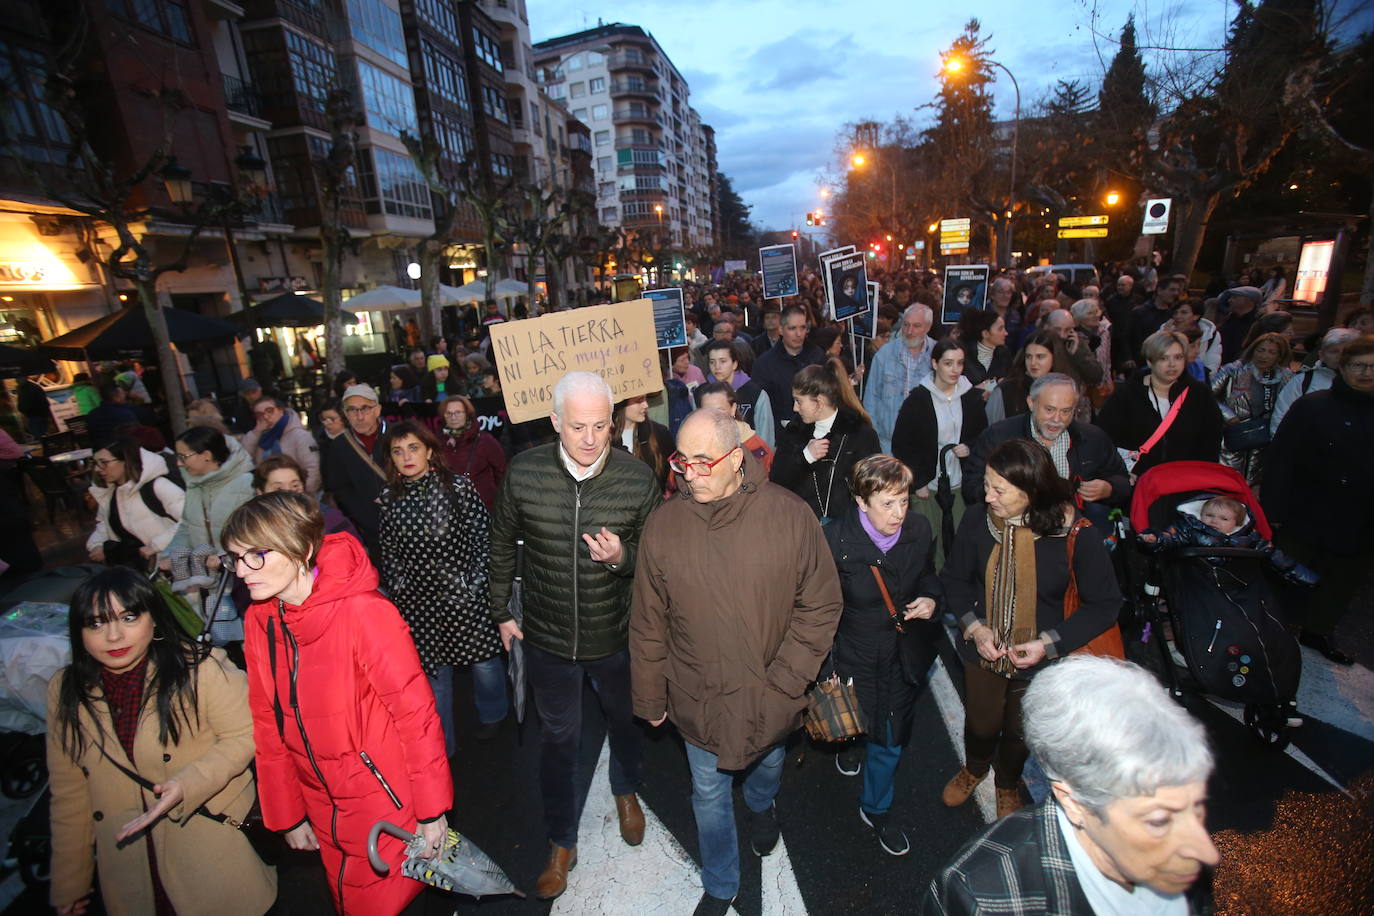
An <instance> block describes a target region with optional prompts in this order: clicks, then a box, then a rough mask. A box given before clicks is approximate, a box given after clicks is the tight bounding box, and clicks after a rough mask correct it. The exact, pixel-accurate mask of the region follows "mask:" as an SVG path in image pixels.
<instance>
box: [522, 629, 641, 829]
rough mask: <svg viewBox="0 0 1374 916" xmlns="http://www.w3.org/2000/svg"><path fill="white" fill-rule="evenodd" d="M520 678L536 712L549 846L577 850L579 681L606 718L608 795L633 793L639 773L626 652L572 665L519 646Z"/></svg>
mask: <svg viewBox="0 0 1374 916" xmlns="http://www.w3.org/2000/svg"><path fill="white" fill-rule="evenodd" d="M525 678H526V683H527V684H528V685H529V689H530V692H531V693H532V694H533V695H534V706H535V709H537V710H538V712H539V788H540V792H541V794H542V795H543V797H544V823H545V825H546V826H547V828H548V831H549V841H550V842H552V843H557V844H558V845H559V846H562V847H564V848H565V849H573V848H575V847H576V846H577V822H578V818H579V815H580V814H581V804H580V802H581V801H582V800H583V799H580V798H579V789H578V787H579V785H580V784H581V783H580V781H579V780H578V776H577V771H578V766H577V755H578V748H579V746H580V744H581V742H582V681H583V679H584V678H590V679H591V682H592V689H594V690H595V691H596V696H597V699H599V700H600V701H601V711H602V712H603V713H604V714H605V716H606V735H607V737H608V738H609V739H610V745H611V767H610V774H609V775H610V781H611V793H612V794H613V795H630V794H631V793H634V792H638V791H639V783H640V774H641V773H642V772H643V768H644V751H643V732H641V731H640V728H639V725H638V724H637V723H636V722H635V719H634V709H633V706H632V704H631V701H630V652H629V650H628V649H621V650H620V651H619V652H617V653H615V654H614V655H608V656H607V657H606V658H598V659H594V660H591V661H573V660H572V659H568V658H562V657H560V656H557V655H553V654H551V653H548V652H545V651H543V650H542V649H538V648H535V647H534V646H530V645H527V646H525Z"/></svg>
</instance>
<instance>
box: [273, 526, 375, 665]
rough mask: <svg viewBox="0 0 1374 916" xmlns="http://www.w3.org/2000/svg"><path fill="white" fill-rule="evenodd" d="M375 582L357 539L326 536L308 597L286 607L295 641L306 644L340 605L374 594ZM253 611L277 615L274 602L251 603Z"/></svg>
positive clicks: (372, 569) (334, 535) (370, 566)
mask: <svg viewBox="0 0 1374 916" xmlns="http://www.w3.org/2000/svg"><path fill="white" fill-rule="evenodd" d="M378 581H379V579H378V576H377V570H376V569H374V568H373V566H372V562H371V561H370V560H369V559H368V558H367V551H366V550H364V549H363V545H362V544H361V543H359V542H358V539H357V538H355V537H354V536H353V535H351V534H348V533H347V532H342V531H341V532H338V533H335V534H327V535H325V536H324V545H323V546H322V547H321V548H320V555H319V557H318V558H316V560H315V585H314V587H313V588H312V589H311V590H310V597H308V598H306V599H305V603H304V604H301V605H299V606H297V605H293V604H287V605H286V616H287V619H288V620H289V621H290V623H291V629H292V630H293V631H295V632H296V636H297V638H298V639H300V640H301V641H303V642H309V641H310V640H311V639H313V638H314V637H315V636H317V635H318V634H319V633H320V632H321V631H322V630H323V628H324V627H327V626H328V624H329V618H330V617H332V616H333V611H334V610H335V609H336V608H337V606H338V605H339V603H340V602H342V601H345V600H347V599H350V598H356V597H358V596H359V595H365V594H372V593H375V592H376V591H377V584H378ZM253 607H254V608H256V609H259V611H260V612H261V613H264V614H268V615H271V614H274V613H275V612H276V608H277V599H275V598H272V599H269V600H267V601H257V602H254V603H253Z"/></svg>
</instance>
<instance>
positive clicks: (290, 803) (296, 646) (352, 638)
mask: <svg viewBox="0 0 1374 916" xmlns="http://www.w3.org/2000/svg"><path fill="white" fill-rule="evenodd" d="M223 543H224V545H225V547H226V548H227V550H228V551H229V552H228V553H227V554H226V556H225V562H226V563H232V564H233V567H234V569H235V571H236V572H237V573H238V574H239V576H240V577H242V579H243V580H244V583H245V584H246V585H247V587H248V592H249V594H250V596H251V597H252V604H251V605H249V608H248V614H247V619H246V622H245V643H244V654H245V656H246V657H247V659H248V702H249V707H250V709H251V711H252V714H253V738H254V741H255V743H256V745H257V755H256V757H257V766H258V780H259V786H260V787H261V789H260V794H261V800H262V816H263V823H264V824H265V825H266V826H267V827H268V828H269V829H272V830H280V831H284V832H285V834H286V842H287V845H288V846H290V847H291V848H292V849H297V850H318V851H319V853H320V857H321V859H322V860H323V863H324V867H325V871H326V872H327V873H328V876H329V889H330V892H331V893H332V894H333V897H334V906H335V908H336V909H337V910H339V911H340V912H342V913H345V914H353V913H357V914H368V916H372V914H395V913H399V912H400V911H401V910H402V909H404V908H405V907H406V906H407V905H408V904H409V903H410V902H411V901H412V900H413V899H415V897H416V896H417V895H418V894H419V893H420V890H421V887H422V885H421V884H419V883H418V882H416V881H414V880H412V879H410V878H407V877H405V876H404V875H402V874H401V870H400V868H399V865H400V864H401V861H402V859H403V858H404V853H405V847H404V845H403V844H402V843H401V842H400V841H399V840H395V839H388V838H385V837H384V838H383V839H382V840H381V841H379V850H380V851H381V854H382V857H383V858H384V859H385V860H386V861H387V862H388V863H390V865H391V871H390V874H389V877H386V878H382V877H378V876H377V874H376V873H375V872H374V871H373V870H372V869H371V867H369V865H368V862H367V833H368V830H369V829H371V827H372V825H373V823H375V822H376V821H378V820H380V819H382V818H386V819H387V820H389V821H391V822H392V823H395V824H397V825H398V826H400V827H401V828H403V829H405V830H409V831H412V832H415V833H419V834H420V835H421V836H423V838H424V840H425V848H426V849H427V850H428V854H429V855H431V856H432V855H434V854H435V853H436V852H437V851H438V849H439V846H440V844H441V842H442V841H443V839H444V836H445V834H446V832H447V821H446V815H447V812H448V809H449V807H450V806H451V805H452V804H453V782H452V778H451V776H450V774H449V766H448V759H447V758H446V756H445V754H444V737H443V731H442V729H441V728H440V725H439V716H438V714H437V713H436V712H435V707H434V694H433V691H431V690H430V688H429V684H428V682H427V681H426V679H425V676H424V672H423V670H421V668H420V658H419V656H418V655H417V654H416V651H415V643H414V641H413V640H412V639H411V637H410V632H409V630H408V629H407V627H406V625H405V622H404V621H402V619H401V615H400V614H399V613H398V612H397V610H396V607H395V605H393V604H392V603H391V602H390V601H388V600H387V599H386V598H384V597H382V595H381V594H380V593H379V592H378V591H377V572H376V570H375V569H373V567H372V564H371V563H370V562H369V561H368V558H367V553H366V551H365V550H364V549H363V546H362V544H360V543H359V542H358V540H357V539H356V538H354V537H351V536H350V535H347V534H330V535H326V534H325V533H324V517H323V516H322V515H321V514H320V508H319V506H318V505H317V504H316V503H315V501H314V500H312V499H310V498H309V497H307V496H305V495H303V494H300V493H292V492H290V491H287V490H280V491H277V492H273V493H264V494H262V495H261V496H257V497H255V498H253V499H252V500H250V501H248V502H247V503H245V504H244V505H242V506H240V507H239V508H238V509H237V510H235V512H234V514H233V515H231V516H230V517H229V519H228V521H227V522H226V523H225V525H224V531H223Z"/></svg>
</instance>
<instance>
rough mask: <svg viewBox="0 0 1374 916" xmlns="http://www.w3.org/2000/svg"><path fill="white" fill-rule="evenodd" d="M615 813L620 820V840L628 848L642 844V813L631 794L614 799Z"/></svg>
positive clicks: (637, 801) (637, 800)
mask: <svg viewBox="0 0 1374 916" xmlns="http://www.w3.org/2000/svg"><path fill="white" fill-rule="evenodd" d="M615 813H616V815H617V816H619V818H620V838H621V839H622V840H624V841H625V842H626V843H627V844H629V845H630V846H638V845H639V844H640V843H643V842H644V811H643V809H641V808H640V807H639V799H638V798H636V797H635V794H634V793H633V792H631V793H630V794H629V795H617V796H616V797H615Z"/></svg>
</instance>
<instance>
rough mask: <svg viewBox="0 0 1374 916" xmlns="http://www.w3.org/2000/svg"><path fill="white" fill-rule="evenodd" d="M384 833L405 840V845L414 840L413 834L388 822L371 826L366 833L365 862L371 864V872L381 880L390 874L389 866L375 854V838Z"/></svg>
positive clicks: (382, 821) (381, 821)
mask: <svg viewBox="0 0 1374 916" xmlns="http://www.w3.org/2000/svg"><path fill="white" fill-rule="evenodd" d="M384 832H385V833H389V834H391V835H392V836H394V837H395V838H396V839H398V840H405V841H406V842H407V843H409V842H410V841H411V840H413V839H415V834H413V833H410V832H409V831H406V830H402V829H401V828H400V827H397V826H396V825H395V824H393V823H391V821H388V820H380V821H378V822H377V823H375V824H373V825H372V829H371V830H369V831H368V832H367V861H368V862H369V863H371V865H372V870H373V871H375V872H376V873H377V874H379V875H381V876H382V877H383V878H385V877H386V876H387V875H388V874H390V873H391V866H390V865H387V864H386V862H385V861H384V860H383V859H382V857H381V856H380V855H379V854H378V853H377V837H379V836H381V834H382V833H384Z"/></svg>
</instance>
